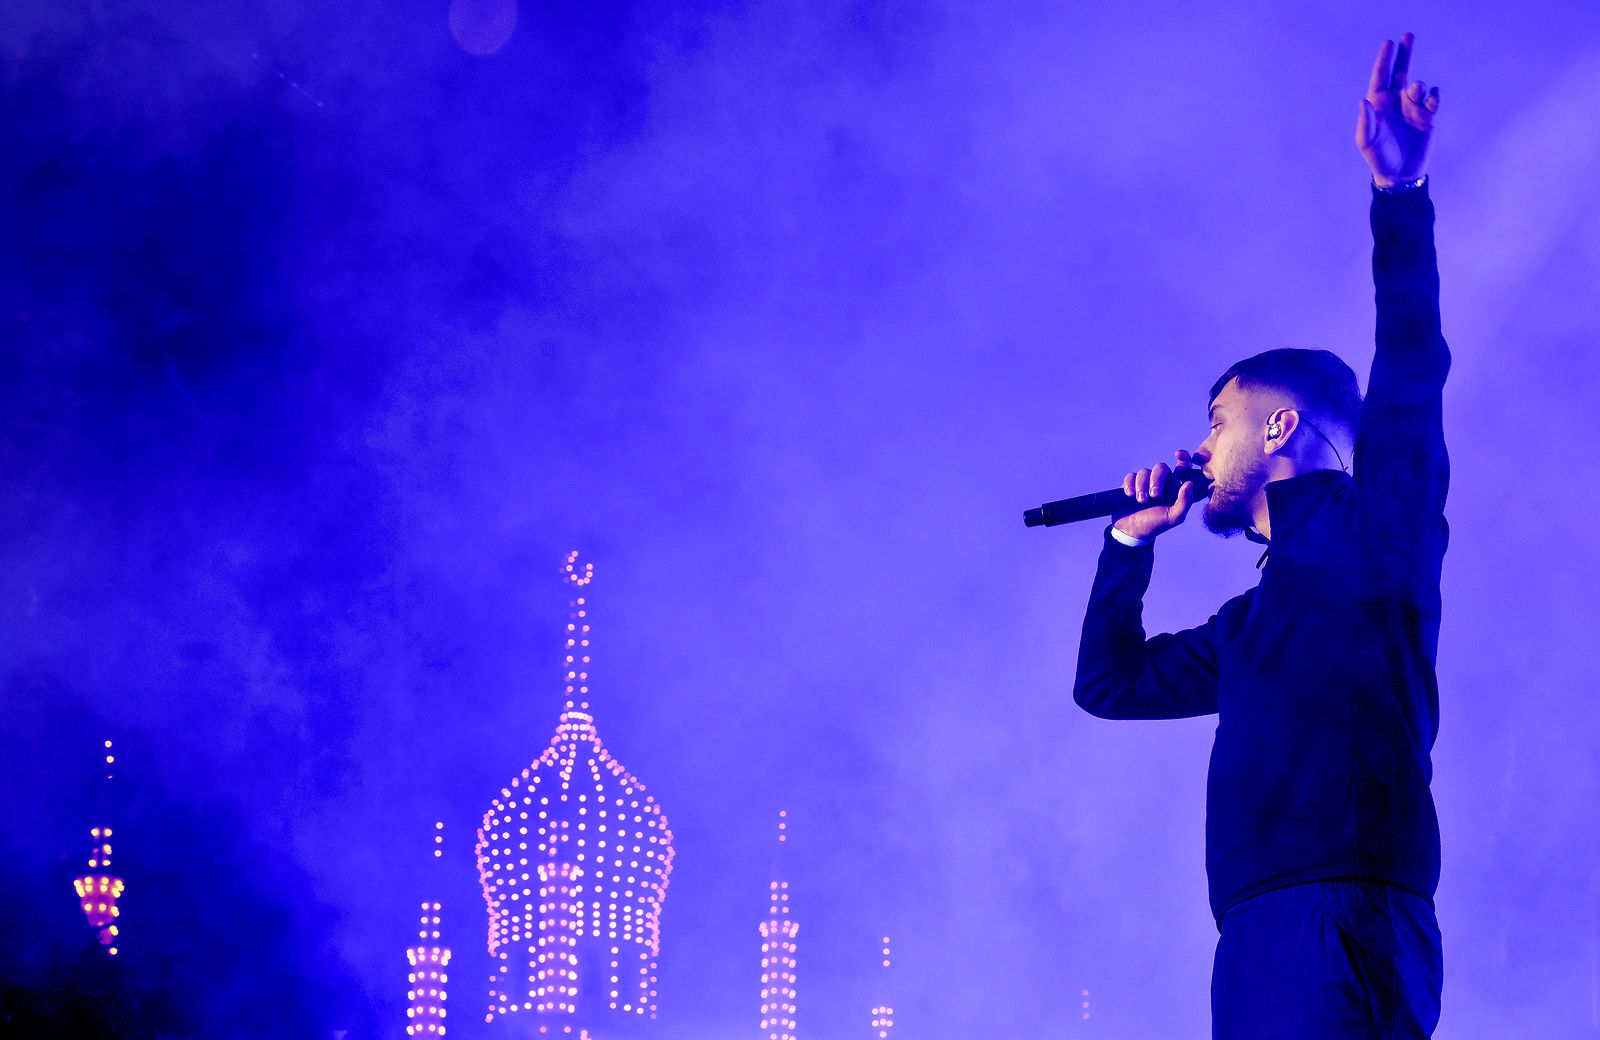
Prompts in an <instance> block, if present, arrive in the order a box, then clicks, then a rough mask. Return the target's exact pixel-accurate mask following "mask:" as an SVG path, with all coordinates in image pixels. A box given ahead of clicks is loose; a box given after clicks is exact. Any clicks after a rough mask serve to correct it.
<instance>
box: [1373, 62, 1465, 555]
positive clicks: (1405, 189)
mask: <svg viewBox="0 0 1600 1040" xmlns="http://www.w3.org/2000/svg"><path fill="white" fill-rule="evenodd" d="M1411 53H1412V37H1411V34H1409V33H1407V34H1406V35H1405V36H1403V37H1401V39H1400V42H1399V45H1398V46H1396V45H1395V44H1394V43H1393V42H1391V41H1385V42H1384V44H1383V46H1382V47H1381V48H1379V50H1378V57H1377V61H1376V62H1375V63H1374V64H1373V68H1372V78H1371V80H1370V81H1369V83H1368V86H1367V96H1366V97H1365V98H1363V99H1362V100H1361V110H1360V114H1359V116H1358V117H1357V121H1356V146H1357V147H1358V148H1359V149H1360V151H1361V154H1362V156H1363V157H1364V158H1365V159H1366V160H1367V164H1368V165H1369V166H1370V167H1371V168H1372V182H1373V199H1372V235H1373V252H1372V273H1373V282H1374V285H1375V288H1376V303H1377V351H1376V353H1375V355H1374V357H1373V362H1372V375H1371V378H1370V379H1369V380H1368V384H1367V396H1366V401H1365V403H1364V404H1363V406H1362V410H1361V432H1360V437H1359V439H1358V441H1357V443H1356V463H1355V483H1356V488H1357V494H1358V503H1359V506H1358V508H1359V509H1360V510H1361V513H1362V519H1363V527H1364V528H1365V529H1366V531H1367V534H1368V537H1369V538H1370V539H1371V544H1372V546H1373V547H1374V549H1376V550H1377V553H1378V556H1379V557H1380V558H1381V559H1382V560H1383V561H1386V562H1385V563H1384V564H1383V566H1384V567H1385V569H1386V570H1388V571H1390V572H1391V573H1393V574H1394V576H1395V577H1400V576H1401V575H1402V574H1405V573H1407V572H1409V571H1411V570H1412V568H1411V567H1408V566H1404V565H1405V564H1407V563H1416V562H1420V561H1419V558H1418V557H1417V556H1416V555H1414V554H1415V553H1416V552H1417V551H1418V550H1422V558H1433V559H1434V560H1435V561H1436V560H1437V557H1438V556H1440V555H1442V554H1443V537H1444V525H1443V522H1442V516H1443V512H1444V501H1445V493H1446V490H1447V489H1448V486H1449V479H1450V469H1449V458H1448V456H1447V455H1446V452H1445V445H1444V421H1443V391H1444V381H1445V375H1446V374H1447V373H1448V372H1449V370H1450V351H1449V348H1448V347H1447V346H1446V345H1445V341H1444V336H1443V335H1442V333H1441V331H1440V323H1439V272H1438V265H1437V260H1436V258H1435V255H1434V247H1433V204H1432V202H1431V201H1430V200H1429V198H1428V187H1427V183H1426V176H1427V167H1428V149H1429V145H1430V143H1431V140H1432V136H1433V119H1434V115H1435V113H1437V112H1438V111H1439V88H1438V87H1429V86H1428V85H1427V84H1425V83H1422V82H1421V81H1413V80H1411V79H1409V70H1410V63H1411ZM1395 565H1400V566H1399V569H1398V570H1396V569H1395ZM1430 569H1431V568H1430ZM1434 577H1437V575H1436V574H1435V575H1434Z"/></svg>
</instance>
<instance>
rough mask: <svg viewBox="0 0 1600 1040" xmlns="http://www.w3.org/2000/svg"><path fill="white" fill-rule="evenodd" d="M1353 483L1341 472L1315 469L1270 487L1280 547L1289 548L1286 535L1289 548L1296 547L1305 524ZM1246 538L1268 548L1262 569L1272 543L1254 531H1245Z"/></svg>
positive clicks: (1262, 561)
mask: <svg viewBox="0 0 1600 1040" xmlns="http://www.w3.org/2000/svg"><path fill="white" fill-rule="evenodd" d="M1349 483H1350V474H1348V473H1345V472H1343V471H1341V470H1336V469H1314V470H1312V471H1311V472H1309V473H1301V474H1300V475H1298V476H1294V477H1289V478H1288V479H1286V480H1274V481H1273V482H1272V483H1270V484H1268V485H1267V510H1268V511H1269V512H1270V513H1271V514H1272V529H1273V530H1274V531H1276V532H1277V533H1278V535H1279V537H1280V542H1279V544H1280V545H1282V544H1285V543H1283V542H1282V540H1281V539H1282V537H1283V536H1284V535H1285V534H1287V536H1288V543H1287V544H1293V542H1294V534H1295V532H1297V531H1299V530H1300V528H1301V527H1303V526H1305V521H1306V520H1307V519H1309V518H1310V517H1311V515H1312V514H1314V513H1315V512H1316V511H1317V510H1318V509H1320V508H1321V507H1322V506H1323V504H1324V503H1326V502H1327V501H1328V500H1329V499H1330V498H1333V497H1334V496H1335V495H1337V494H1338V493H1339V492H1341V491H1342V490H1344V488H1345V487H1346V486H1347V485H1348V484H1349ZM1244 536H1245V537H1246V538H1248V539H1249V540H1250V541H1252V542H1255V543H1256V544H1257V545H1265V546H1267V551H1266V552H1264V553H1262V554H1261V559H1260V560H1259V561H1257V562H1256V566H1257V567H1260V566H1261V565H1262V564H1264V563H1266V562H1267V557H1268V556H1270V555H1271V554H1272V545H1273V542H1272V540H1271V539H1269V538H1267V537H1266V536H1265V535H1263V534H1262V533H1261V532H1260V531H1257V530H1256V529H1255V528H1254V527H1247V528H1245V531H1244Z"/></svg>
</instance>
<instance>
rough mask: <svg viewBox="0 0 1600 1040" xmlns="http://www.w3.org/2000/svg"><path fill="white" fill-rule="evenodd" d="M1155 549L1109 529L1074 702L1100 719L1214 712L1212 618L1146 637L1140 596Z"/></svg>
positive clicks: (1080, 647)
mask: <svg viewBox="0 0 1600 1040" xmlns="http://www.w3.org/2000/svg"><path fill="white" fill-rule="evenodd" d="M1154 560H1155V549H1154V547H1152V546H1148V545H1147V546H1143V547H1141V548H1137V549H1131V548H1129V547H1127V546H1125V545H1122V544H1121V543H1119V542H1117V541H1116V540H1115V539H1113V538H1112V537H1111V534H1110V529H1109V528H1108V529H1107V531H1106V539H1105V547H1104V548H1103V549H1101V551H1100V565H1099V568H1098V569H1097V570H1096V572H1095V576H1094V586H1093V588H1092V589H1091V590H1090V592H1089V609H1088V612H1087V613H1086V614H1085V615H1084V619H1083V638H1082V640H1081V641H1080V642H1079V643H1078V675H1077V678H1076V679H1075V680H1074V682H1073V685H1072V699H1073V700H1075V701H1077V702H1078V706H1079V707H1081V708H1082V709H1083V710H1084V711H1087V712H1088V713H1089V714H1091V715H1096V716H1099V717H1100V718H1102V719H1183V718H1190V717H1192V716H1195V715H1209V714H1211V713H1213V712H1215V711H1216V710H1217V651H1216V641H1215V631H1216V623H1217V619H1216V617H1215V616H1213V617H1212V618H1211V619H1210V620H1209V621H1207V622H1206V623H1205V624H1203V625H1201V626H1200V627H1199V628H1191V629H1186V630H1185V631H1182V632H1174V633H1171V634H1169V635H1159V636H1152V637H1151V638H1149V639H1146V638H1145V635H1144V623H1143V620H1142V617H1143V613H1144V602H1143V601H1144V591H1145V589H1146V588H1147V587H1148V586H1149V584H1150V570H1151V567H1152V566H1153V565H1154Z"/></svg>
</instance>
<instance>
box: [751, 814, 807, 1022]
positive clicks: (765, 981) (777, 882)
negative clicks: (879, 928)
mask: <svg viewBox="0 0 1600 1040" xmlns="http://www.w3.org/2000/svg"><path fill="white" fill-rule="evenodd" d="M788 815H789V814H788V813H787V812H786V811H780V812H779V813H778V844H779V845H782V844H783V843H784V842H786V841H788V839H789V833H788V832H789V821H788V820H787V819H786V817H787V816H788ZM772 873H773V878H772V884H771V886H770V887H769V888H768V891H767V916H766V919H765V920H763V921H762V922H761V929H760V930H761V1032H762V1034H763V1036H764V1037H765V1040H794V1019H795V966H796V961H795V936H797V935H798V934H799V933H800V925H799V924H797V923H796V922H795V920H794V918H792V917H790V916H789V882H787V881H785V880H784V879H783V878H782V877H781V870H780V866H779V863H778V861H777V860H776V859H774V861H773V870H772Z"/></svg>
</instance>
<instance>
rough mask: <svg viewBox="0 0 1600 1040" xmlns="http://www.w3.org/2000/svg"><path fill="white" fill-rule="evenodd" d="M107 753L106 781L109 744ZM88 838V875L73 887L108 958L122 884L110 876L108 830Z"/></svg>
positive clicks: (93, 832)
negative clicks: (89, 841) (89, 845)
mask: <svg viewBox="0 0 1600 1040" xmlns="http://www.w3.org/2000/svg"><path fill="white" fill-rule="evenodd" d="M105 752H106V779H107V780H110V779H111V763H112V761H113V756H112V754H111V741H109V740H108V741H106V742H105ZM89 837H90V838H91V839H93V842H92V846H91V847H90V849H89V872H88V873H86V874H83V875H81V876H79V877H76V878H73V880H72V888H73V891H75V892H77V894H78V906H79V907H80V908H82V910H83V916H84V918H85V919H86V920H88V922H89V926H90V927H91V928H93V929H94V930H95V932H96V933H97V937H98V938H99V940H100V945H101V946H104V947H106V954H107V956H110V957H115V956H116V955H117V946H116V943H117V942H118V939H117V933H118V928H117V923H116V922H117V918H118V917H120V916H122V910H121V909H120V908H119V907H118V906H117V900H118V899H120V898H122V892H123V889H124V887H125V883H124V882H123V880H122V879H121V878H119V877H116V876H114V875H113V874H112V873H111V828H110V827H106V826H102V827H91V828H89Z"/></svg>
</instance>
